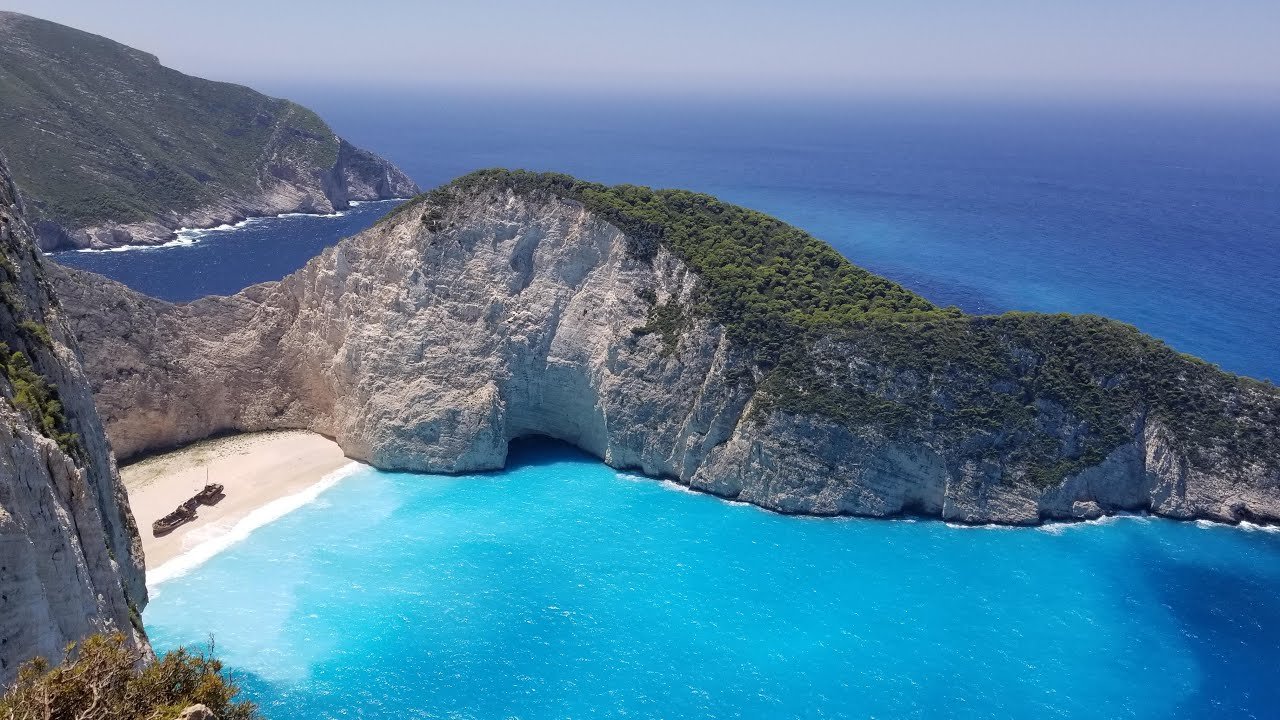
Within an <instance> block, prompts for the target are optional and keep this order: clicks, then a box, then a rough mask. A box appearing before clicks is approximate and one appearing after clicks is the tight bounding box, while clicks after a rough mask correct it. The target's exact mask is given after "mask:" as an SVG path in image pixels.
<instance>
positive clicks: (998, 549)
mask: <svg viewBox="0 0 1280 720" xmlns="http://www.w3.org/2000/svg"><path fill="white" fill-rule="evenodd" d="M1277 588H1280V533H1275V532H1268V531H1260V530H1254V531H1248V530H1242V529H1237V528H1227V527H1220V526H1209V525H1199V524H1195V523H1176V522H1172V521H1164V520H1154V519H1148V518H1120V519H1115V520H1111V521H1109V522H1106V523H1102V524H1092V523H1091V524H1079V525H1069V526H1049V527H1044V528H1039V529H982V528H969V527H952V526H948V525H946V524H944V523H941V522H936V521H923V520H922V521H909V520H908V521H885V520H855V519H839V520H832V519H806V518H797V517H785V516H780V515H774V514H770V513H767V512H764V511H762V510H759V509H756V508H754V507H751V506H746V505H739V504H731V503H727V502H724V501H721V500H718V499H715V498H712V497H709V496H705V495H696V494H692V493H690V492H688V491H685V490H681V489H677V488H675V487H674V486H671V485H667V484H663V483H659V482H656V481H653V480H649V479H644V478H638V477H635V476H630V475H626V474H621V473H618V472H616V471H614V470H611V469H609V468H607V467H605V466H603V465H601V464H600V463H598V462H596V461H595V460H593V459H590V458H586V457H583V456H581V455H578V454H576V453H575V452H573V451H571V450H568V449H566V448H565V447H563V446H559V445H553V444H526V445H520V446H517V447H516V448H515V449H514V453H513V456H512V465H511V466H510V468H509V469H508V470H507V471H505V472H502V473H495V474H485V475H473V476H461V477H443V476H430V475H405V474H390V473H381V472H376V471H373V470H368V469H361V470H359V471H357V472H355V473H354V474H352V475H350V476H349V477H347V478H345V479H344V480H342V481H340V482H338V483H337V484H336V485H334V486H333V487H331V488H329V489H328V490H326V491H324V492H323V493H322V494H320V495H319V497H318V499H317V500H316V501H315V502H313V503H311V504H308V505H305V506H304V507H302V508H301V509H299V510H297V511H295V512H293V513H292V514H289V515H286V516H284V517H283V518H281V519H279V520H277V521H276V522H274V523H272V524H269V525H266V526H264V527H262V528H260V529H259V530H257V531H256V532H254V533H253V534H252V535H250V536H249V537H248V539H247V540H244V541H243V542H240V543H239V544H236V545H233V546H232V547H231V548H230V549H228V550H226V551H225V552H223V553H222V554H219V555H216V556H214V557H213V559H211V560H209V561H208V562H207V563H205V564H203V565H200V566H198V567H196V568H195V569H193V570H191V571H189V572H188V573H187V574H185V575H181V576H178V577H174V578H171V579H169V580H167V581H163V582H161V583H160V584H158V585H157V586H155V587H154V588H153V597H152V601H151V604H150V606H149V607H148V608H147V609H146V611H145V620H146V624H147V628H148V631H149V632H150V634H151V638H152V641H153V642H154V643H155V644H156V645H157V647H159V648H162V649H169V648H172V647H175V646H177V645H180V644H187V645H193V646H194V645H200V644H203V643H205V642H207V640H208V638H209V636H210V635H212V636H213V638H214V641H215V644H216V648H217V652H218V654H219V655H220V656H221V657H222V658H223V659H224V660H226V662H227V664H228V667H229V668H230V669H231V670H232V671H233V673H234V674H235V676H236V677H237V678H238V679H239V680H240V682H241V683H242V685H243V687H244V689H245V691H246V693H247V696H248V697H250V698H252V699H254V700H256V701H258V702H259V703H261V704H262V706H263V710H264V712H265V714H266V716H267V717H269V718H272V720H290V719H291V718H297V719H298V720H303V719H306V720H311V719H313V718H406V717H414V718H454V719H457V718H477V719H485V720H487V719H490V718H524V719H525V720H540V719H542V718H601V717H633V718H660V717H665V718H761V719H770V720H771V719H773V718H873V717H874V718H930V719H932V718H975V719H976V718H1027V719H1035V720H1040V719H1043V718H1231V719H1233V720H1237V719H1240V718H1274V717H1276V715H1277V708H1280V684H1277V683H1276V668H1277V667H1280V593H1278V592H1277Z"/></svg>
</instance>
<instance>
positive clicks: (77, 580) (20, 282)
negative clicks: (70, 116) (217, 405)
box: [0, 158, 147, 686]
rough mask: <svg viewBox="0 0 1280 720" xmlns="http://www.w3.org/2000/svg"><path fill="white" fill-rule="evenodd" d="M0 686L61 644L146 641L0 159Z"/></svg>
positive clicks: (48, 300)
mask: <svg viewBox="0 0 1280 720" xmlns="http://www.w3.org/2000/svg"><path fill="white" fill-rule="evenodd" d="M0 256H2V257H0V370H3V372H0V447H3V452H0V686H7V685H8V684H9V683H10V682H11V681H12V680H13V679H14V677H15V673H16V672H17V670H18V667H19V666H20V665H21V664H22V663H23V662H25V661H26V660H28V659H30V658H32V657H35V656H37V655H42V656H45V657H46V658H48V659H49V660H50V661H52V662H55V663H56V662H59V661H61V660H62V653H63V649H64V648H65V646H66V645H67V643H69V642H71V641H74V640H79V639H81V638H83V637H84V636H86V635H89V634H92V633H98V632H106V631H113V630H118V631H120V632H122V633H124V634H125V636H126V637H128V638H129V639H130V641H131V642H132V643H134V644H135V645H139V646H141V647H143V648H146V638H145V636H144V635H143V633H142V628H141V617H140V616H138V612H140V611H141V609H142V608H143V607H144V606H145V605H146V602H147V590H146V585H145V582H144V578H143V562H142V544H141V542H140V540H139V538H138V530H137V527H136V526H135V525H134V521H133V516H132V515H131V514H130V512H129V504H128V500H127V499H126V497H125V494H124V488H123V486H122V485H121V484H120V479H119V476H118V475H117V472H116V463H115V459H114V458H113V457H112V455H111V449H110V446H109V445H108V443H107V438H106V435H105V434H104V433H103V429H102V424H101V422H100V421H99V419H98V414H97V412H96V410H95V409H94V403H93V395H92V394H91V392H90V389H89V384H88V382H87V380H86V379H85V376H84V372H83V370H82V369H81V365H80V361H79V358H78V357H77V350H76V344H75V341H74V339H73V337H72V334H71V330H70V328H69V327H68V325H67V321H66V316H65V314H64V313H63V311H62V308H61V306H60V305H59V304H58V302H57V300H56V299H55V297H54V296H53V292H52V288H51V287H50V285H49V282H48V281H47V280H46V278H45V275H44V268H43V264H42V261H41V258H40V254H39V252H38V251H37V250H36V247H35V243H34V242H33V239H32V232H31V228H30V226H29V225H28V224H27V222H26V220H25V219H24V217H23V213H22V208H21V207H20V205H19V203H18V202H17V194H16V191H15V189H14V186H13V183H12V181H11V180H10V179H9V176H8V171H7V168H6V167H5V164H4V161H3V159H2V158H0Z"/></svg>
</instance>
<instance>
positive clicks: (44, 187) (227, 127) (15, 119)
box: [0, 13, 339, 228]
mask: <svg viewBox="0 0 1280 720" xmlns="http://www.w3.org/2000/svg"><path fill="white" fill-rule="evenodd" d="M338 148H339V144H338V140H337V138H336V137H335V136H334V133H333V131H332V130H330V129H329V127H328V126H327V125H326V124H325V123H324V121H322V120H321V119H320V118H319V117H318V116H317V115H316V114H315V113H313V112H311V111H310V110H307V109H306V108H304V107H301V106H299V105H296V104H294V103H291V102H288V101H286V100H279V99H276V98H270V97H267V96H265V95H262V94H261V93H258V92H255V91H253V90H251V89H249V88H246V87H242V86H239V85H232V84H229V83H219V82H212V81H208V80H202V79H200V78H194V77H190V76H187V75H184V74H182V73H180V72H178V71H176V70H170V69H169V68H166V67H164V66H162V65H161V64H160V63H159V61H158V60H157V59H156V58H155V57H153V56H151V55H149V54H147V53H144V52H140V51H138V50H134V49H133V48H129V47H126V46H124V45H121V44H119V43H116V42H113V41H111V40H108V39H106V38H102V37H99V36H97V35H92V34H90V33H86V32H81V31H79V30H75V29H72V28H68V27H64V26H62V25H57V24H55V23H51V22H47V21H44V20H38V19H36V18H29V17H25V16H22V15H16V14H12V13H0V149H2V150H3V152H4V153H5V154H6V155H7V157H8V160H9V167H10V170H11V171H12V173H13V175H14V179H15V180H16V182H17V184H18V186H19V187H21V188H22V191H23V194H24V195H25V197H26V200H27V204H28V211H29V212H31V213H32V215H33V216H34V217H33V221H34V220H35V219H44V220H51V221H53V222H56V223H59V224H61V225H64V226H66V227H69V228H76V227H81V226H88V225H93V224H97V223H101V222H104V221H115V222H122V223H127V222H136V221H144V220H150V219H154V218H156V217H161V216H165V215H166V214H168V213H170V212H174V211H176V212H183V211H187V210H192V209H195V208H197V207H201V206H205V205H209V204H212V203H215V202H217V201H218V200H220V199H222V198H224V197H228V196H230V197H243V196H253V195H254V194H255V193H257V192H260V182H261V177H262V175H263V174H264V173H273V174H277V175H278V176H280V177H288V176H290V175H291V174H293V173H297V172H300V171H302V172H318V171H327V170H328V169H329V168H331V167H333V165H334V163H335V162H336V161H337V157H338Z"/></svg>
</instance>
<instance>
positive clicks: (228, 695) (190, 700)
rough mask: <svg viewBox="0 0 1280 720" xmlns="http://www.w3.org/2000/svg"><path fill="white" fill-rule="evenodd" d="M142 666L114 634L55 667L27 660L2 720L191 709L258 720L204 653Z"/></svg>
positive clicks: (88, 719)
mask: <svg viewBox="0 0 1280 720" xmlns="http://www.w3.org/2000/svg"><path fill="white" fill-rule="evenodd" d="M142 662H143V657H142V653H140V652H139V651H138V650H137V649H135V648H132V647H130V646H129V645H128V644H127V643H125V639H124V636H123V635H121V634H119V633H115V634H112V635H94V636H92V637H89V638H86V639H85V640H84V641H83V642H81V643H79V644H78V645H77V644H72V645H70V646H68V647H67V659H66V660H64V661H63V663H62V664H61V665H59V666H57V667H52V668H51V667H49V664H48V662H47V661H45V660H44V659H43V658H37V659H35V660H32V661H31V662H28V663H27V664H26V665H24V666H23V667H22V670H21V672H20V674H19V676H18V680H17V681H16V682H15V683H14V685H13V686H12V687H11V688H9V690H8V692H7V693H6V694H5V696H4V697H3V698H0V720H173V719H174V718H176V717H178V715H179V713H181V712H182V711H183V710H184V709H186V708H187V707H190V706H191V705H195V704H202V705H205V706H207V707H208V708H209V709H210V710H212V711H213V713H214V714H215V715H216V716H217V717H218V719H219V720H254V719H256V718H258V717H260V716H259V715H258V710H257V707H256V706H254V705H253V703H250V702H237V701H235V700H234V698H235V696H236V693H237V692H239V688H238V687H237V686H236V685H235V683H233V682H231V681H230V680H228V679H227V678H226V676H225V675H224V674H223V672H222V663H221V662H219V661H218V660H215V659H213V658H211V657H209V656H207V655H205V654H204V653H194V652H189V651H187V650H185V649H182V648H179V649H178V650H174V651H173V652H171V653H168V654H167V655H165V656H164V657H163V658H161V659H159V660H157V661H156V662H153V663H150V664H147V665H142Z"/></svg>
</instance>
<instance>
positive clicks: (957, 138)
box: [56, 89, 1280, 720]
mask: <svg viewBox="0 0 1280 720" xmlns="http://www.w3.org/2000/svg"><path fill="white" fill-rule="evenodd" d="M280 92H282V93H283V90H280ZM284 94H288V95H289V96H290V97H292V98H293V99H296V100H299V101H301V102H303V103H305V104H307V105H309V106H311V107H313V108H315V109H316V110H318V111H319V112H320V113H321V114H322V115H324V116H325V117H326V118H327V119H328V120H329V121H330V122H331V123H332V124H333V125H334V127H335V129H337V131H338V132H339V133H341V134H343V135H344V136H346V137H348V138H349V139H350V140H352V141H353V142H356V143H357V144H360V145H363V146H365V147H368V148H370V149H372V150H375V151H377V152H380V153H382V154H384V155H386V156H387V157H390V158H391V159H392V160H394V161H396V162H397V163H398V164H400V165H401V166H402V167H403V168H404V169H405V170H407V171H408V172H409V173H410V174H411V175H412V176H413V177H414V178H415V179H417V180H418V182H419V183H420V184H421V185H422V186H423V187H431V186H434V185H436V184H439V183H442V182H445V181H447V180H449V179H450V178H452V177H455V176H457V175H459V174H462V173H465V172H468V171H470V170H473V169H477V168H481V167H492V166H506V167H524V168H529V169H535V170H559V171H564V172H569V173H572V174H575V175H578V176H580V177H583V178H586V179H591V180H598V181H602V182H609V183H615V182H634V183H641V184H649V185H657V186H666V187H684V188H690V189H694V190H700V191H705V192H709V193H713V194H715V195H718V196H720V197H722V198H724V199H726V200H729V201H733V202H737V203H740V204H743V205H747V206H750V207H754V208H757V209H760V210H762V211H765V212H768V213H770V214H773V215H776V216H778V217H780V218H782V219H784V220H786V221H789V222H791V223H793V224H795V225H798V226H800V227H802V228H804V229H806V230H808V231H810V232H811V233H813V234H814V235H816V236H817V237H819V238H822V239H824V240H826V241H828V242H830V243H831V244H832V245H834V246H835V247H836V248H838V249H839V250H840V251H841V252H843V253H844V254H845V255H846V256H848V257H849V258H850V259H851V260H853V261H854V262H855V263H858V264H860V265H862V266H864V267H867V268H869V269H871V270H874V271H876V272H879V273H882V274H884V275H887V276H889V277H892V278H894V279H896V280H899V281H900V282H902V283H904V284H905V285H907V286H908V287H910V288H912V289H915V290H916V291H918V292H920V293H922V294H923V295H925V296H926V297H928V298H930V299H932V300H934V301H936V302H939V303H942V304H955V305H959V306H960V307H962V308H964V309H966V310H969V311H973V312H998V311H1003V310H1008V309H1026V310H1041V311H1052V312H1059V311H1063V312H1093V313H1100V314H1104V315H1108V316H1111V317H1115V318H1119V319H1121V320H1125V321H1127V322H1131V323H1133V324H1135V325H1137V326H1138V327H1140V328H1142V329H1143V330H1145V331H1147V332H1149V333H1152V334H1154V335H1156V336H1158V337H1160V338H1163V339H1164V340H1166V341H1167V342H1169V343H1170V344H1171V345H1173V346H1174V347H1175V348H1177V349H1179V350H1182V351H1185V352H1189V353H1192V354H1196V355H1199V356H1201V357H1204V358H1206V359H1208V360H1210V361H1212V362H1215V363H1218V364H1220V365H1221V366H1223V367H1224V368H1226V369H1229V370H1233V371H1236V372H1240V373H1244V374H1248V375H1252V376H1255V377H1259V378H1270V379H1273V380H1280V290H1278V289H1277V286H1278V285H1280V112H1277V111H1263V110H1225V109H1216V110H1209V109H1196V110H1190V109H1185V108H1184V109H1173V108H1145V109H1144V108H1115V107H1112V108H1086V107H1058V108H1050V107H1041V108H1028V107H1019V108H1013V107H994V106H985V107H979V106H976V105H971V106H961V105H951V106H945V107H944V106H931V107H930V106H912V105H907V104H901V103H900V104H856V103H829V104H826V105H821V104H817V105H815V104H805V105H803V106H801V105H799V104H794V103H792V104H788V103H746V102H740V101H734V102H729V101H726V102H723V103H718V102H712V101H707V100H699V101H676V100H664V101H652V102H643V101H638V100H633V101H625V102H624V101H610V100H605V99H600V98H596V99H579V100H563V101H553V100H550V99H547V98H534V97H507V98H503V99H494V98H483V97H463V96H458V97H417V98H415V97H411V96H410V97H406V96H393V95H390V94H380V93H378V92H376V91H372V90H363V91H353V92H343V93H337V92H333V91H307V90H305V89H304V90H301V91H290V92H288V93H284ZM394 204H395V203H394V202H388V203H368V204H364V205H360V206H358V207H356V208H354V209H353V210H352V211H351V212H349V213H346V214H343V215H341V216H338V217H323V218H322V217H288V218H280V219H269V220H260V221H254V222H250V223H248V224H246V225H244V226H242V227H238V228H230V229H225V230H217V231H211V232H200V233H190V234H187V235H186V236H184V237H186V238H188V239H190V240H191V241H192V242H188V243H184V244H177V245H174V246H172V247H165V248H158V249H149V250H129V251H124V252H77V253H61V254H59V255H57V258H56V259H57V260H58V261H59V262H65V263H68V264H72V265H77V266H80V267H86V268H89V269H93V270H97V271H100V272H103V273H105V274H107V275H110V276H112V277H115V278H117V279H120V280H122V281H124V282H126V283H128V284H130V285H132V286H133V287H135V288H138V289H140V290H142V291H144V292H148V293H150V294H153V295H156V296H158V297H163V298H168V299H171V300H178V301H182V300H189V299H192V298H195V297H199V296H201V295H204V294H208V293H230V292H234V291H236V290H238V289H240V288H242V287H245V286H247V285H249V284H252V283H255V282H261V281H264V280H271V279H276V278H278V277H281V276H283V275H284V274H286V273H287V272H289V271H291V270H293V269H296V268H297V267H300V266H301V265H302V264H303V263H305V262H306V260H307V259H309V258H310V257H312V256H313V255H314V254H315V253H316V252H318V251H319V250H320V249H321V248H323V247H325V246H327V245H330V244H332V243H334V242H336V241H337V240H338V239H340V238H341V237H343V236H346V235H349V234H351V233H353V232H356V231H358V230H360V229H362V228H364V227H367V226H369V225H370V224H372V223H373V222H375V221H376V220H377V218H378V217H380V216H381V215H382V214H383V213H384V212H385V211H386V210H387V209H389V208H390V207H393V206H394ZM324 488H325V489H323V492H319V493H318V496H317V497H315V498H314V499H313V501H311V502H302V501H297V502H295V503H294V504H296V505H299V506H300V507H299V508H298V509H296V510H294V511H293V512H291V513H289V514H285V515H283V517H280V518H279V519H277V520H275V521H274V522H271V523H269V524H265V525H263V526H262V527H259V528H258V529H256V530H255V531H254V532H253V533H252V534H249V535H248V537H247V538H246V539H243V540H241V541H239V542H237V543H235V544H232V545H230V547H229V548H227V549H226V550H225V551H223V552H222V553H220V554H217V555H214V556H213V557H212V559H209V560H208V561H207V562H205V563H203V564H198V565H197V564H196V563H195V561H194V559H195V556H192V557H191V558H188V560H187V561H186V563H187V565H188V566H191V565H194V567H186V566H181V569H180V570H175V567H178V566H173V567H170V568H168V569H166V571H165V572H164V573H163V574H161V575H156V576H154V578H153V581H158V584H157V585H156V586H155V588H154V591H155V592H154V597H153V600H152V602H151V605H150V606H149V607H148V608H147V609H146V611H145V615H144V617H145V620H146V623H147V626H148V628H149V631H150V632H151V635H152V638H153V640H154V642H155V644H156V646H157V647H158V648H160V649H167V648H172V647H175V646H177V645H179V644H197V643H201V642H203V641H205V640H206V639H207V637H208V635H209V634H210V633H212V634H213V635H214V636H215V639H216V643H217V649H218V653H219V654H220V655H222V656H223V657H224V658H225V659H226V660H227V661H228V664H229V666H230V667H231V668H232V669H233V670H234V672H235V673H236V674H237V676H238V677H239V678H240V679H241V681H242V682H243V684H244V687H245V688H246V691H247V693H248V695H249V696H250V697H252V698H253V699H255V700H257V701H258V702H260V703H261V704H262V705H263V707H264V710H265V711H266V714H267V716H268V717H269V718H273V719H274V720H286V719H288V718H295V717H296V718H303V717H306V718H312V717H334V718H336V717H349V718H390V717H397V718H400V717H429V718H480V719H484V718H508V717H518V718H529V719H534V718H591V717H637V718H656V717H666V718H788V717H805V718H843V717H848V718H862V717H879V718H899V717H917V718H953V717H954V718H1086V717H1087V718H1172V717H1178V718H1275V717H1280V683H1277V682H1276V679H1277V674H1276V673H1277V671H1276V668H1280V534H1278V533H1275V532H1271V531H1269V530H1258V529H1248V528H1224V527H1209V526H1204V525H1200V524H1194V523H1192V524H1188V523H1174V522H1168V521H1160V520H1152V519H1146V518H1122V519H1117V520H1112V521H1108V522H1104V523H1089V524H1080V525H1072V526H1050V527H1047V528H1041V529H1017V530H1010V529H973V528H956V527H951V526H948V525H946V524H943V523H940V522H931V521H918V522H913V521H873V520H829V519H828V520H814V519H803V518H793V517H782V516H777V515H771V514H768V513H765V512H762V511H760V510H757V509H754V508H751V507H745V506H740V505H734V504H730V503H726V502H722V501H720V500H716V499H713V498H710V497H705V496H700V495H693V494H690V493H687V492H680V491H677V490H676V489H674V488H672V487H671V486H668V485H664V484H661V483H658V482H655V481H650V480H645V479H641V478H635V477H632V476H628V475H624V474H619V473H617V472H615V471H613V470H611V469H609V468H607V467H604V466H603V465H601V464H599V463H598V462H596V461H594V460H591V459H589V458H585V457H583V456H580V455H578V454H576V453H574V452H573V451H571V450H568V449H566V448H563V447H561V446H557V445H552V444H538V443H534V444H526V445H523V446H521V447H520V448H519V449H518V450H517V451H516V452H515V453H514V455H513V464H512V466H511V467H510V468H509V469H508V470H506V471H504V472H501V473H494V474H486V475H478V476H464V477H436V476H421V475H418V476H415V475H404V474H389V473H380V472H376V471H372V470H368V469H359V470H356V471H354V472H352V473H350V474H349V475H348V476H346V477H344V478H342V479H340V480H336V479H335V480H334V481H332V482H330V483H326V484H325V485H324ZM307 499H310V497H309V496H308V498H303V500H307Z"/></svg>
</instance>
